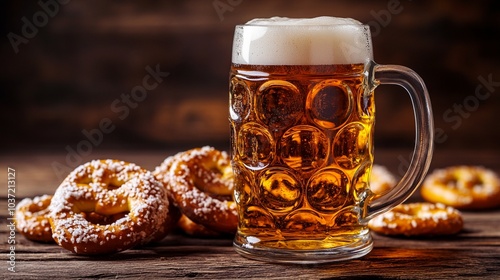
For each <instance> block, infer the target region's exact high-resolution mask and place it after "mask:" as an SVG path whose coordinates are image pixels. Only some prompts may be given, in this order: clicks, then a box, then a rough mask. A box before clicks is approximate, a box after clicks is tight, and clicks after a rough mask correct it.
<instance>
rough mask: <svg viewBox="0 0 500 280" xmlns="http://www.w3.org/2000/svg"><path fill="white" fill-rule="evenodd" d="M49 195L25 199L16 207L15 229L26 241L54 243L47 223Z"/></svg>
mask: <svg viewBox="0 0 500 280" xmlns="http://www.w3.org/2000/svg"><path fill="white" fill-rule="evenodd" d="M51 199H52V196H51V195H42V196H35V197H34V198H33V199H31V198H25V199H23V200H21V201H20V202H19V203H18V204H17V206H16V228H17V230H18V231H19V232H20V233H21V234H22V235H24V236H25V237H26V238H27V239H29V240H33V241H39V242H47V243H50V242H54V239H52V230H51V229H50V222H49V217H48V214H49V209H48V207H49V204H50V200H51Z"/></svg>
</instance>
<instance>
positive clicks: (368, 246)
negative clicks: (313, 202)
mask: <svg viewBox="0 0 500 280" xmlns="http://www.w3.org/2000/svg"><path fill="white" fill-rule="evenodd" d="M350 240H351V241H352V242H346V241H345V240H344V241H342V242H341V243H343V245H340V246H335V247H331V248H325V247H327V246H323V248H320V249H314V250H308V249H287V248H278V246H268V245H266V244H261V243H259V242H258V238H257V237H243V236H240V235H238V234H237V235H236V237H235V239H234V242H233V245H234V247H235V250H236V252H238V253H239V254H240V255H242V256H244V257H246V258H249V259H253V260H258V261H265V262H274V263H295V264H318V263H330V262H338V261H344V260H350V259H356V258H361V257H363V256H365V255H366V254H368V253H370V251H371V250H372V249H373V240H372V237H371V235H370V233H369V232H367V233H365V234H363V235H360V236H357V237H356V238H352V237H351V238H350ZM301 242H302V243H305V242H308V241H301ZM310 242H318V243H319V242H321V241H316V240H315V241H310ZM277 243H279V242H278V241H275V244H277Z"/></svg>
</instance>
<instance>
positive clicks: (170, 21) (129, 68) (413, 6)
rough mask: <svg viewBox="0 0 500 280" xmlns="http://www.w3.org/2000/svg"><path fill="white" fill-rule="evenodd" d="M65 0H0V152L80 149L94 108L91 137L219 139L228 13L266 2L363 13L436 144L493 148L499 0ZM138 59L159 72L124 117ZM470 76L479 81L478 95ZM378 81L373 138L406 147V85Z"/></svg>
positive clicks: (243, 16)
mask: <svg viewBox="0 0 500 280" xmlns="http://www.w3.org/2000/svg"><path fill="white" fill-rule="evenodd" d="M49 2H50V1H49ZM62 2H64V1H62ZM66 2H68V3H66V4H58V5H57V11H56V12H54V13H53V15H50V16H48V17H47V15H46V17H47V21H46V22H43V20H44V18H43V16H42V15H41V14H40V12H42V13H43V11H44V10H43V8H42V7H41V6H40V5H39V4H38V3H37V2H36V1H29V2H28V1H22V3H21V1H7V2H4V1H2V3H1V4H0V5H1V8H0V20H1V31H2V34H1V35H2V37H1V39H0V51H1V53H0V61H1V67H0V90H1V94H0V120H1V123H2V133H1V134H0V135H1V136H0V151H4V152H8V151H14V152H16V151H18V150H32V149H44V150H46V149H52V150H55V151H58V152H63V153H64V152H66V151H67V149H77V148H78V144H79V143H82V141H84V140H86V139H87V138H86V136H85V134H83V133H82V130H86V131H89V132H92V131H94V132H95V130H96V129H100V127H99V124H100V122H101V121H102V120H103V119H106V120H108V119H109V120H110V122H111V125H112V127H113V128H114V130H113V131H112V132H104V133H103V137H102V139H100V141H96V142H98V143H97V144H95V145H93V146H92V147H91V148H92V149H93V150H99V149H109V148H116V149H135V148H141V149H144V148H160V149H161V148H166V147H168V148H172V147H179V146H198V145H201V144H214V145H215V144H220V145H228V142H229V141H228V138H229V130H228V121H227V88H228V86H227V80H228V70H229V64H230V53H231V44H232V35H233V29H234V25H236V24H238V23H244V22H246V21H247V20H249V19H251V18H255V17H269V16H274V15H281V16H289V17H313V16H318V15H334V16H341V17H353V18H356V19H358V20H360V21H362V22H365V23H370V25H371V26H372V32H373V45H374V49H375V51H374V52H375V60H376V61H377V62H378V63H381V64H401V65H405V66H408V67H410V68H413V69H414V70H416V71H417V72H418V73H420V75H421V76H422V77H423V78H424V80H425V81H426V83H427V86H428V88H429V92H430V94H431V96H432V100H433V108H434V113H435V122H436V127H437V129H438V132H439V135H438V138H437V140H436V148H437V149H448V148H450V149H473V148H478V149H496V148H497V147H498V138H499V137H500V130H499V129H498V123H497V116H498V114H497V112H498V108H499V106H500V95H499V93H500V67H499V66H498V65H499V62H500V59H499V58H500V55H499V50H500V4H499V2H498V1H493V0H489V1H488V0H482V1H430V0H425V1H409V0H400V1H397V0H380V1H368V0H361V1H348V0H340V1H318V0H313V1H296V0H292V1H285V0H280V1H250V0H239V1H237V0H207V1H194V0H188V1H97V0H91V1H81V0H73V1H66ZM52 3H58V2H56V1H52ZM216 7H218V8H216ZM52 9H53V10H54V8H52ZM36 15H38V17H36ZM34 17H35V18H36V19H35V20H37V21H38V23H39V26H35V27H37V28H36V29H37V30H36V32H34V35H33V36H31V37H32V38H25V40H26V41H25V43H21V44H19V45H18V52H17V53H16V51H15V48H14V47H13V45H12V43H11V42H10V41H9V34H11V36H12V34H16V35H18V36H22V34H23V28H24V27H23V26H24V25H26V21H23V19H26V20H27V21H29V22H31V23H33V22H34ZM35 23H36V22H35ZM32 33H33V32H32ZM148 65H149V66H151V67H153V68H154V67H155V66H156V65H158V67H159V69H160V70H161V71H164V72H169V76H168V77H166V78H165V79H164V80H163V82H162V83H160V84H159V86H158V87H156V88H155V89H154V90H151V91H149V92H148V93H147V96H146V98H145V99H144V100H143V101H141V102H137V104H136V105H137V106H136V108H131V107H129V109H130V111H129V112H128V113H127V114H126V116H125V111H119V112H117V110H116V109H117V106H118V105H120V106H123V105H124V103H123V101H122V99H121V98H122V97H121V96H122V94H126V95H129V94H130V93H131V91H132V89H133V88H134V87H135V86H138V85H141V84H142V79H143V78H144V76H145V75H147V72H146V70H145V67H147V66H148ZM480 77H483V79H484V80H486V81H488V80H489V81H490V86H489V87H484V86H483V88H482V91H481V92H480V94H481V95H480V97H481V99H479V98H478V96H476V89H477V88H478V86H480V85H481V78H480ZM378 92H379V94H378V95H377V106H378V108H377V113H378V120H377V133H376V142H377V145H378V146H381V147H386V148H391V147H402V146H404V147H411V145H412V144H411V143H412V141H413V126H412V123H413V120H412V115H411V107H410V102H409V100H408V98H407V97H406V95H405V94H404V92H403V91H402V90H400V89H398V88H396V87H390V86H386V87H380V88H379V89H378ZM114 102H118V103H114ZM120 102H121V103H120ZM113 104H115V107H114V108H115V109H114V110H113ZM123 110H124V109H123ZM101 132H102V130H101ZM68 147H69V148H68Z"/></svg>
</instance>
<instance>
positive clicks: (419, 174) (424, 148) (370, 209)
mask: <svg viewBox="0 0 500 280" xmlns="http://www.w3.org/2000/svg"><path fill="white" fill-rule="evenodd" d="M371 66H372V67H371V68H372V69H371V71H370V72H369V73H371V74H372V77H374V79H373V81H374V86H375V87H377V86H378V85H381V84H392V85H399V86H401V87H403V88H404V89H406V91H407V92H408V94H409V95H410V99H411V101H412V105H413V113H414V116H415V147H414V150H413V155H412V157H411V161H410V165H409V168H408V170H406V173H405V174H404V176H403V177H402V178H401V180H400V181H399V182H398V183H397V184H396V185H395V186H394V187H393V188H392V189H391V190H390V191H389V192H387V193H384V194H382V195H381V196H377V197H375V199H373V200H372V201H370V203H369V205H368V206H367V216H366V217H365V221H368V220H370V219H372V218H373V217H375V216H376V215H378V214H381V213H383V212H386V211H388V210H390V209H391V208H393V207H395V206H396V205H399V204H401V203H403V202H404V201H405V200H407V199H408V198H409V197H410V196H411V195H412V194H413V193H414V192H415V190H416V189H417V187H418V186H419V185H420V184H421V183H422V181H423V179H424V177H425V174H426V173H427V170H428V169H429V165H430V163H431V159H432V152H433V149H434V122H433V118H432V108H431V101H430V98H429V93H428V92H427V88H426V86H425V84H424V81H423V80H422V78H420V76H419V75H418V74H417V73H415V72H414V71H413V70H411V69H409V68H407V67H404V66H400V65H378V64H375V63H373V64H372V65H371Z"/></svg>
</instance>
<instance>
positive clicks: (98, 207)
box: [49, 160, 169, 254]
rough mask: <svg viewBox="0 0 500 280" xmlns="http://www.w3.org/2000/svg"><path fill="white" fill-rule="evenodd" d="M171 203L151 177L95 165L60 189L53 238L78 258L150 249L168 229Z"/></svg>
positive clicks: (116, 164) (112, 163) (113, 163)
mask: <svg viewBox="0 0 500 280" xmlns="http://www.w3.org/2000/svg"><path fill="white" fill-rule="evenodd" d="M168 207H169V201H168V198H167V194H166V191H165V188H164V186H163V184H162V183H161V182H159V181H157V180H156V179H155V178H154V176H153V175H152V173H151V172H149V171H147V170H145V169H143V168H141V167H139V166H138V165H135V164H133V163H127V162H123V161H118V160H93V161H91V162H88V163H86V164H83V165H81V166H79V167H77V168H76V169H75V170H74V171H73V172H71V173H70V174H69V175H68V177H67V178H66V179H65V180H64V181H63V182H62V183H61V185H60V186H59V187H58V189H57V190H56V192H55V194H54V196H53V198H52V201H51V203H50V206H49V210H50V224H51V228H52V237H53V238H54V240H55V241H56V243H58V244H59V245H60V246H62V247H63V248H65V249H67V250H70V251H72V252H74V253H77V254H108V253H114V252H119V251H123V250H126V249H128V248H131V247H133V246H136V245H139V244H144V243H147V242H148V241H151V240H152V239H153V238H159V237H158V236H156V234H158V231H161V230H163V229H164V227H165V223H166V222H167V221H168Z"/></svg>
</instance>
